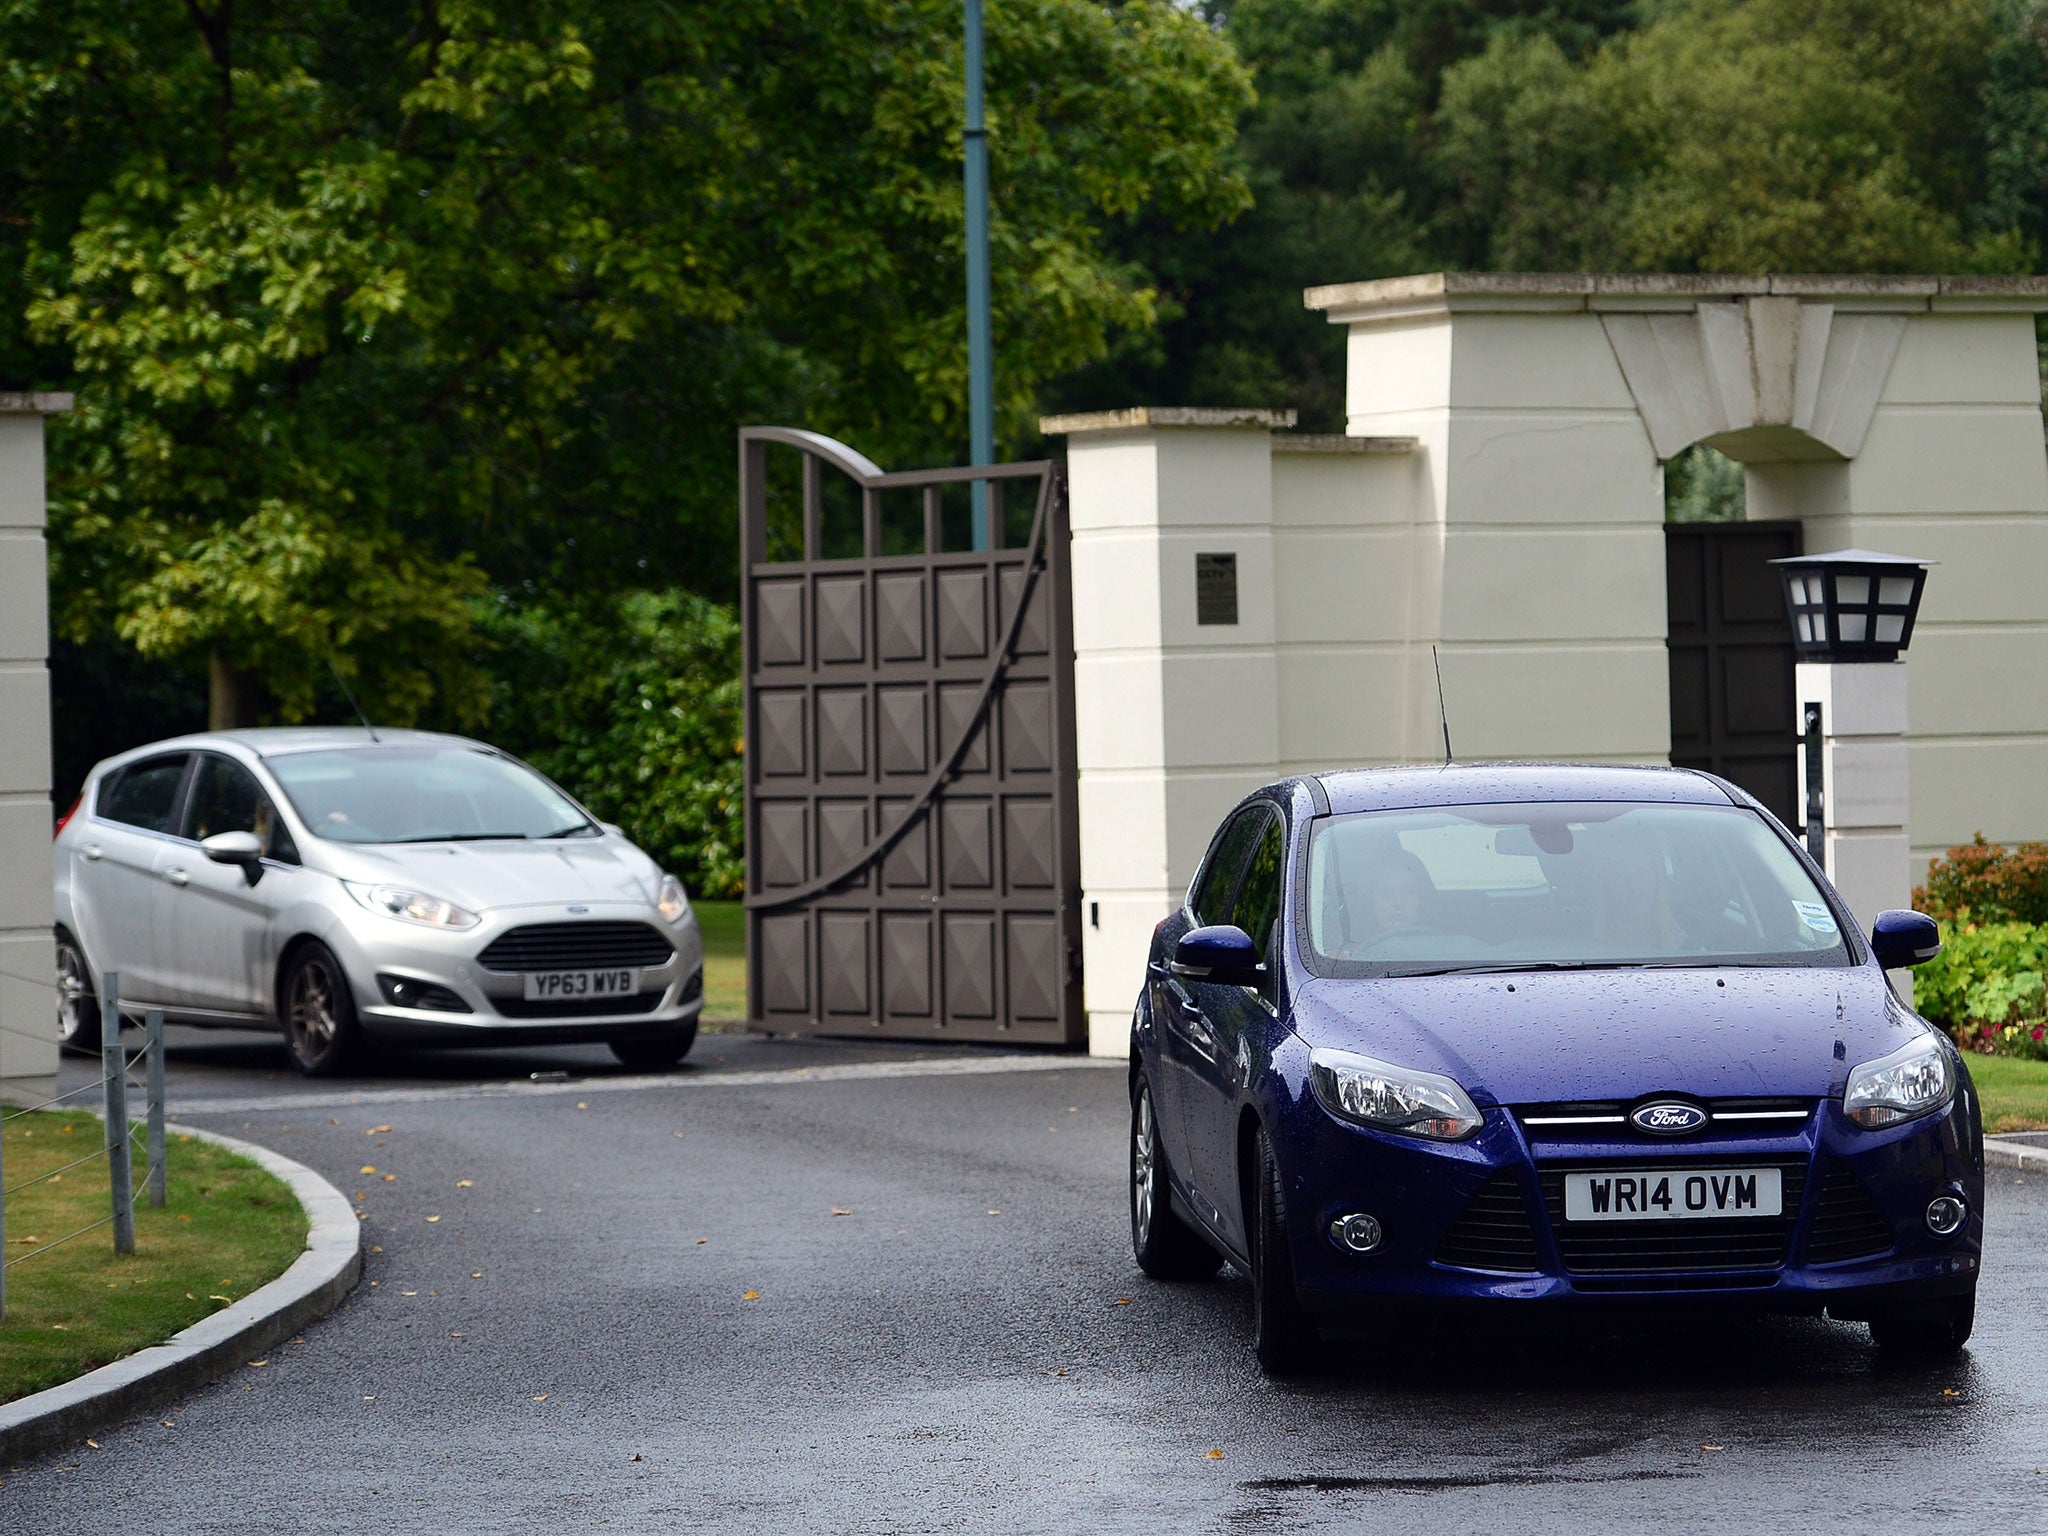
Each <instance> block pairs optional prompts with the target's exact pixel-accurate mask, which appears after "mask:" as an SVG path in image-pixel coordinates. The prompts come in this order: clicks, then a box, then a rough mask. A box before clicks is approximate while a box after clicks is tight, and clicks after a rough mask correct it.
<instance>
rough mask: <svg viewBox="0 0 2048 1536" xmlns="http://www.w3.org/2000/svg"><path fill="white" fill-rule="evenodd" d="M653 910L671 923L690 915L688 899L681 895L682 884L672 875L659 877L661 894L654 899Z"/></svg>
mask: <svg viewBox="0 0 2048 1536" xmlns="http://www.w3.org/2000/svg"><path fill="white" fill-rule="evenodd" d="M654 910H655V911H657V912H659V913H660V914H661V915H662V916H663V917H664V918H665V919H667V920H668V921H669V922H671V923H680V922H681V921H682V920H683V919H684V918H686V917H688V916H689V915H690V898H689V897H688V896H685V895H684V894H683V882H682V881H680V880H678V879H677V878H676V877H675V876H674V875H663V876H662V877H661V893H660V894H659V895H657V896H656V897H655V898H654Z"/></svg>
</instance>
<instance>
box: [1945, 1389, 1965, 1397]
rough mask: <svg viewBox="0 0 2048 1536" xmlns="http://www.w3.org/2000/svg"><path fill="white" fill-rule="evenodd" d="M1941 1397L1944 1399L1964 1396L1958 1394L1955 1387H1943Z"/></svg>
mask: <svg viewBox="0 0 2048 1536" xmlns="http://www.w3.org/2000/svg"><path fill="white" fill-rule="evenodd" d="M1941 1395H1942V1396H1943V1397H1961V1396H1962V1395H1963V1394H1962V1393H1960V1392H1958V1391H1957V1390H1956V1389H1955V1388H1954V1387H1943V1388H1942V1389H1941Z"/></svg>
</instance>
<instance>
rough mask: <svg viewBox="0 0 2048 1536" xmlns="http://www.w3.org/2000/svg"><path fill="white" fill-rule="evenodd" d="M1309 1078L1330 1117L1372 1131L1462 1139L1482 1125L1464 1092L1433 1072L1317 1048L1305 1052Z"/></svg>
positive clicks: (1447, 1139)
mask: <svg viewBox="0 0 2048 1536" xmlns="http://www.w3.org/2000/svg"><path fill="white" fill-rule="evenodd" d="M1308 1080H1309V1085H1310V1086H1311V1087H1312V1088H1313V1089H1314V1090H1315V1095H1316V1097H1317V1098H1318V1099H1319V1100H1321V1101H1322V1105H1323V1108H1325V1109H1327V1110H1328V1111H1329V1112H1330V1113H1331V1114H1333V1115H1336V1116H1338V1117H1340V1118H1342V1119H1345V1120H1355V1121H1357V1122H1358V1123H1359V1124H1360V1125H1369V1126H1372V1127H1373V1128H1374V1129H1375V1130H1381V1131H1402V1132H1405V1133H1406V1134H1408V1135H1410V1136H1426V1137H1428V1138H1429V1139H1430V1140H1432V1141H1462V1140H1464V1139H1465V1138H1466V1137H1467V1136H1470V1135H1471V1134H1472V1133H1473V1132H1474V1131H1476V1130H1478V1129H1479V1126H1480V1118H1481V1117H1480V1114H1479V1109H1478V1106H1476V1105H1475V1104H1473V1102H1472V1100H1471V1098H1470V1096H1468V1095H1467V1094H1466V1092H1465V1090H1464V1089H1463V1088H1460V1087H1459V1086H1458V1085H1457V1084H1456V1083H1454V1082H1452V1081H1451V1080H1450V1079H1449V1078H1448V1077H1439V1076H1438V1075H1437V1074H1436V1073H1434V1072H1417V1071H1415V1070H1414V1069H1413V1068H1410V1067H1396V1066H1392V1065H1390V1064H1389V1063H1387V1062H1384V1061H1375V1060H1373V1059H1372V1057H1370V1056H1359V1055H1355V1054H1353V1053H1352V1052H1350V1051H1336V1050H1329V1049H1318V1050H1314V1051H1311V1052H1309V1058H1308Z"/></svg>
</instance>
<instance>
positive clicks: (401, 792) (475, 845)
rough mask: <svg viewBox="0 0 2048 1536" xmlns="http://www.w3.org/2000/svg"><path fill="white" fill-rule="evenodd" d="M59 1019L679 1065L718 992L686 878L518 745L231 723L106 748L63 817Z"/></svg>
mask: <svg viewBox="0 0 2048 1536" xmlns="http://www.w3.org/2000/svg"><path fill="white" fill-rule="evenodd" d="M56 876H57V979H58V1010H59V1020H58V1027H59V1030H60V1032H61V1034H62V1036H63V1039H64V1041H65V1042H66V1043H67V1044H68V1045H71V1046H74V1047H77V1048H79V1049H90V1048H94V1047H96V1046H97V1044H98V1041H99V1032H100V1010H99V1003H98V1000H97V997H96V982H95V978H97V977H99V976H100V975H102V974H103V973H105V972H107V971H117V972H119V973H120V989H121V1008H122V1011H123V1012H124V1013H132V1012H134V1011H139V1010H141V1009H144V1008H150V1007H157V1008H161V1009H163V1010H164V1015H165V1017H166V1018H167V1019H171V1020H174V1021H176V1022H178V1023H181V1024H201V1025H227V1026H234V1027H237V1028H250V1027H257V1028H281V1029H282V1030H283V1031H284V1036H285V1040H286V1042H287V1044H288V1045H289V1047H290V1050H291V1057H292V1061H293V1062H294V1063H295V1064H296V1065H297V1066H298V1068H299V1070H301V1071H302V1072H305V1073H307V1074H309V1075H314V1076H320V1075H325V1074H327V1073H331V1072H335V1071H339V1070H341V1069H342V1068H344V1067H345V1066H347V1065H348V1064H349V1062H350V1061H351V1060H352V1059H353V1058H355V1057H356V1056H357V1055H358V1054H359V1052H360V1051H361V1050H362V1049H363V1048H364V1047H365V1046H366V1045H367V1044H369V1043H370V1042H372V1041H376V1040H390V1041H409V1042H413V1043H417V1044H421V1045H434V1046H447V1045H506V1044H514V1043H529V1042H530V1043H551V1042H558V1041H573V1040H602V1041H604V1042H605V1043H606V1044H608V1045H609V1046H610V1047H611V1050H612V1054H613V1055H615V1056H617V1057H618V1058H619V1060H620V1061H622V1062H624V1063H626V1064H627V1065H628V1066H632V1067H640V1068H652V1067H661V1066H669V1065H673V1064H674V1063H675V1062H677V1061H680V1060H681V1059H682V1058H683V1056H684V1055H685V1054H686V1053H687V1052H688V1051H689V1049H690V1045H691V1043H692V1041H694V1040H695V1038H696V1034H697V1016H698V1014H699V1013H700V1012H701V1011H702V1009H703V1006H704V950H703V944H702V941H701V940H700V938H699V937H698V933H697V919H696V917H695V915H694V914H693V913H692V912H691V910H690V904H689V901H688V899H687V897H686V896H685V895H684V893H683V887H682V884H681V882H680V881H678V880H677V879H676V878H675V876H673V875H669V874H664V873H663V872H662V870H661V869H660V868H659V866H657V865H656V864H655V862H654V861H653V860H652V859H650V858H648V857H647V855H646V854H644V853H642V852H641V851H640V850H639V849H638V848H636V847H634V846H633V844H632V843H631V842H629V841H627V839H626V837H625V835H624V834H623V833H621V832H620V831H619V830H618V829H617V828H616V827H610V826H605V825H602V824H600V823H599V822H598V821H596V820H595V819H594V818H593V817H592V816H591V815H590V814H589V813H588V812H587V811H585V810H584V809H583V807H581V806H580V805H578V804H577V803H576V802H575V801H574V800H572V799H570V798H569V796H567V795H566V794H564V793H563V792H562V791H561V790H560V789H558V788H556V787H555V786H554V785H553V784H551V783H550V782H548V780H546V779H545V778H543V777H542V776H541V775H540V774H538V773H536V772H534V771H533V770H532V769H531V768H529V767H527V766H526V765H525V764H524V763H521V762H520V761H518V760H517V759H516V758H513V757H510V756H508V755H507V754H505V753H503V752H500V751H498V750H497V749H496V748H493V747H488V746H485V745H483V744H482V743H481V742H475V741H467V740H464V739H463V738H462V737H459V736H442V735H436V734H432V733H429V732H425V731H394V730H380V731H377V732H375V733H374V734H372V733H371V732H370V731H368V730H367V729H363V728H350V729H335V728H322V729H307V730H250V731H217V732H211V733H209V734H206V735H199V736H181V737H179V738H177V739H176V740H173V741H160V742H157V743H155V744H154V745H151V746H147V747H139V748H137V749H136V750H135V751H132V752H125V753H123V754H122V755H120V756H119V757H113V758H109V759H108V760H107V761H105V762H103V763H101V764H100V765H99V766H98V767H96V768H94V769H93V771H92V773H91V774H90V775H89V776H88V777H87V779H86V781H85V790H84V793H83V794H81V795H80V796H79V800H78V804H77V805H75V806H74V807H73V808H72V810H71V812H70V813H69V814H68V815H67V816H66V817H65V819H64V820H63V821H62V822H61V823H59V825H58V829H57V840H56Z"/></svg>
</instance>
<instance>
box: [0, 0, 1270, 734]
mask: <svg viewBox="0 0 2048 1536" xmlns="http://www.w3.org/2000/svg"><path fill="white" fill-rule="evenodd" d="M959 49H960V45H959V39H958V14H957V8H956V7H954V6H953V5H951V4H946V3H941V0H734V3H731V4H726V5H721V6H717V7H678V6H673V5H670V4H665V3H660V0H639V3H621V4H607V5H602V6H599V5H593V4H590V3H588V0H503V3H499V4H494V5H485V4H483V3H480V0H412V3H400V0H294V3H292V4H289V5H287V4H282V3H276V0H272V3H268V4H265V3H261V0H255V3H251V0H243V3H240V4H233V3H230V0H215V3H214V4H213V5H211V6H208V5H206V4H203V3H201V0H192V3H191V4H189V5H184V6H180V5H175V4H172V3H170V0H142V3H134V0H70V3H67V4H63V5H58V4H55V3H51V0H0V130H4V131H5V132H6V133H7V135H8V136H9V138H10V140H11V141H12V142H15V143H17V144H24V145H32V146H34V147H35V152H34V153H31V154H25V155H19V156H16V157H13V158H12V159H11V160H10V161H9V163H8V164H7V166H6V167H5V168H4V170H0V203H5V204H6V205H7V206H9V207H11V208H16V209H20V210H22V212H21V216H20V217H18V218H17V219H15V220H13V221H12V222H10V223H8V224H7V225H5V226H0V245H4V246H5V247H6V251H5V259H4V261H0V266H4V267H5V269H6V276H5V278H4V279H0V300H4V301H5V309H4V310H0V373H4V374H7V375H11V376H14V377H16V378H17V379H18V380H19V381H21V382H35V383H38V384H42V385H46V386H64V385H75V386H76V387H77V388H78V389H79V392H80V397H81V399H80V410H79V413H78V415H77V416H76V417H75V418H73V419H72V420H71V421H69V422H66V423H65V424H63V425H62V426H61V427H60V428H59V429H58V430H57V431H56V432H55V433H54V434H53V453H52V528H51V534H52V544H53V552H54V559H55V565H56V571H57V582H56V591H57V596H58V607H57V610H56V619H57V623H58V626H59V628H60V631H61V632H62V633H64V634H65V635H66V636H68V637H70V638H72V639H75V640H83V639H85V638H87V637H88V636H90V635H91V634H94V633H96V632H101V631H103V630H104V629H106V628H109V627H111V628H112V629H113V630H115V631H116V632H117V633H118V634H119V635H121V636H122V637H123V638H125V639H126V640H127V641H129V642H130V643H131V644H133V645H134V646H135V647H136V648H137V649H138V650H139V651H141V652H142V653H143V654H145V655H147V656H153V657H162V658H180V657H192V656H206V655H212V656H216V657H221V658H224V659H225V660H226V661H227V662H229V663H230V664H231V665H232V666H233V667H234V668H236V669H239V670H240V671H242V672H245V673H251V674H254V675H256V676H258V677H260V679H261V680H262V682H263V683H264V685H265V686H266V687H267V689H268V691H269V693H270V695H271V697H272V700H273V702H274V705H275V708H276V712H277V713H278V714H279V715H280V716H282V717H284V718H298V717H301V716H303V715H305V714H307V713H308V712H309V711H310V710H312V709H313V708H314V707H315V702H316V699H317V698H318V696H319V688H320V685H321V679H323V678H324V677H325V676H326V674H327V670H328V668H329V666H330V665H333V666H335V667H337V668H338V669H339V671H340V672H341V673H342V674H343V675H344V676H347V677H349V678H350V679H351V680H354V681H357V682H358V683H359V685H360V691H361V692H362V693H363V694H364V695H365V696H366V702H369V703H370V704H371V705H372V706H373V707H374V708H375V710H376V711H377V712H378V713H379V714H380V715H381V716H382V717H383V718H386V719H391V720H405V719H411V718H415V717H418V716H419V715H421V714H422V713H423V712H427V711H430V710H431V711H432V712H433V713H435V714H436V715H438V716H440V717H443V718H452V719H455V720H466V721H475V720H478V719H480V718H481V717H482V716H483V713H484V710H485V706H486V701H487V696H488V683H487V677H486V672H485V664H484V662H485V659H484V657H483V656H482V655H481V654H480V651H479V648H478V642H477V636H476V634H475V632H474V629H473V626H472V623H471V620H470V617H469V615H470V613H471V612H472V603H473V600H474V599H475V598H477V597H478V596H479V595H480V594H481V593H482V592H483V591H484V589H485V587H486V586H487V585H488V584H490V583H492V582H496V583H499V584H508V583H509V584H513V585H522V584H531V586H533V587H534V588H536V589H538V590H541V591H544V592H556V591H567V592H572V593H573V592H579V591H583V590H588V589H602V588H606V587H610V586H615V585H616V584H617V583H618V582H619V580H620V578H621V576H622V574H629V579H634V580H640V581H646V582H652V583H662V584H666V583H670V582H675V583H679V584H681V585H684V586H686V587H690V588H694V589H696V590H699V591H704V592H709V593H714V594H726V593H729V592H730V591H731V589H732V584H733V578H734V576H735V574H736V558H735V550H734V541H733V538H732V533H731V527H732V523H733V495H732V493H733V486H732V472H731V464H732V449H731V442H732V430H733V428H734V427H735V426H736V425H737V424H739V422H740V421H742V420H744V419H746V418H748V417H761V418H767V419H774V420H781V421H796V422H799V423H802V424H805V425H810V426H814V427H820V428H823V429H824V430H827V431H831V432H834V433H837V434H843V435H847V436H850V437H853V438H854V439H856V440H858V441H860V442H861V443H862V445H863V446H864V447H865V448H866V449H867V451H869V452H870V453H871V454H874V455H876V456H879V457H883V458H885V459H888V458H894V459H898V460H900V461H903V462H919V461H930V460H932V459H938V460H941V461H944V460H948V459H954V458H957V457H958V456H959V454H958V448H957V442H958V440H960V439H963V438H964V436H965V431H964V407H963V404H962V402H961V400H960V398H959V397H960V396H961V395H962V394H964V390H962V389H961V387H960V381H961V380H962V378H963V377H964V370H965V356H964V352H965V344H964V331H965V328H964V318H963V314H962V304H963V300H962V291H963V284H962V282H961V281H960V279H959V273H960V271H961V265H962V255H961V251H962V246H961V229H962V206H961V198H960V192H959V165H960V132H959V122H960V118H961V89H962V87H961V81H960V52H959ZM988 73H989V96H990V102H991V109H990V125H991V129H992V139H993V149H994V153H993V169H994V177H995V183H994V190H995V200H996V209H997V218H996V222H995V229H994V235H995V243H996V251H997V261H996V271H997V274H998V282H997V284H996V308H997V322H996V337H997V347H998V360H999V369H998V378H999V379H1000V380H1001V385H1002V399H1001V402H1000V404H1001V406H1002V411H1003V419H1004V421H1005V422H1006V423H1007V424H1009V426H1010V427H1011V429H1012V430H1013V432H1014V431H1015V430H1017V429H1018V428H1019V424H1021V423H1023V422H1025V421H1027V420H1028V419H1029V417H1030V415H1031V402H1032V399H1033V396H1034V392H1035V390H1036V387H1037V385H1038V384H1039V382H1040V381H1041V380H1043V379H1044V378H1046V377H1047V376H1049V375H1051V374H1054V373H1057V372H1060V371H1062V370H1066V369H1071V368H1073V367H1075V366H1077V365H1079V364H1081V363H1083V362H1085V361H1087V360H1088V359H1089V358H1091V357H1093V356H1095V355H1098V354H1099V353H1101V352H1102V351H1104V350H1105V349H1106V348H1107V346H1108V345H1109V343H1110V341H1111V339H1112V338H1114V337H1115V336H1117V335H1119V334H1121V333H1123V332H1126V331H1129V330H1133V329H1140V328H1143V327H1145V326H1147V325H1149V324H1150V323H1151V321H1152V318H1153V314H1154V299H1153V291H1152V284H1151V281H1150V279H1149V277H1148V275H1147V273H1146V272H1145V271H1144V270H1143V269H1142V267H1140V266H1139V265H1137V264H1136V263H1134V262H1132V261H1131V260H1129V259H1128V258H1125V257H1121V256H1118V255H1116V254H1113V253H1111V252H1109V251H1107V250H1106V249H1105V247H1104V244H1103V241H1102V240H1101V238H1100V226H1101V224H1102V222H1103V221H1104V220H1106V219H1108V218H1112V217H1120V216H1126V215H1129V214H1132V213H1134V212H1137V211H1139V210H1154V211H1156V212H1157V213H1158V214H1159V216H1160V217H1162V218H1166V219H1168V220H1170V221H1174V222H1176V223H1179V224H1183V225H1194V226H1199V225H1204V224H1210V223H1214V222H1216V221H1218V220H1221V219H1224V218H1227V217H1228V216H1230V215H1231V214H1232V213H1234V212H1236V211H1237V210H1238V209H1239V208H1240V207H1241V206H1242V205H1243V203H1244V201H1245V199H1246V195H1247V194H1246V191H1245V188H1244V185H1243V183H1242V181H1241V180H1240V179H1239V178H1238V177H1237V175H1236V174H1235V172H1234V171H1233V169H1232V168H1231V166H1230V165H1229V164H1228V163H1227V155H1228V152H1229V146H1230V144H1231V141H1232V139H1233V137H1234V132H1235V128H1234V123H1235V118H1236V116H1237V114H1238V112H1239V111H1240V110H1241V109H1242V108H1243V106H1244V105H1245V104H1246V102H1247V101H1248V100H1249V91H1248V86H1247V83H1246V78H1245V75H1244V73H1243V71H1242V70H1241V68H1240V67H1239V66H1238V65H1237V63H1236V62H1235V60H1234V59H1233V58H1232V56H1231V54H1230V52H1229V50H1228V49H1227V48H1226V47H1225V46H1224V45H1223V44H1222V43H1221V42H1220V41H1219V40H1218V39H1217V38H1216V37H1215V36H1214V35H1213V34H1212V33H1211V32H1210V31H1209V30H1208V29H1206V28H1205V27H1203V26H1202V25H1201V24H1200V23H1199V22H1198V21H1197V20H1195V19H1193V18H1190V17H1188V16H1186V15H1184V14H1182V13H1181V12H1179V11H1177V10H1175V9H1174V8H1173V7H1171V6H1170V5H1166V4H1163V3H1159V4H1153V3H1143V0H1140V3H1135V4H1131V5H1127V6H1122V7H1119V8H1117V9H1114V10H1110V9H1105V8H1103V7H1100V6H1097V5H1094V4H1090V3H1088V0H1007V3H998V4H996V5H993V6H991V8H990V13H989V71H988Z"/></svg>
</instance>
